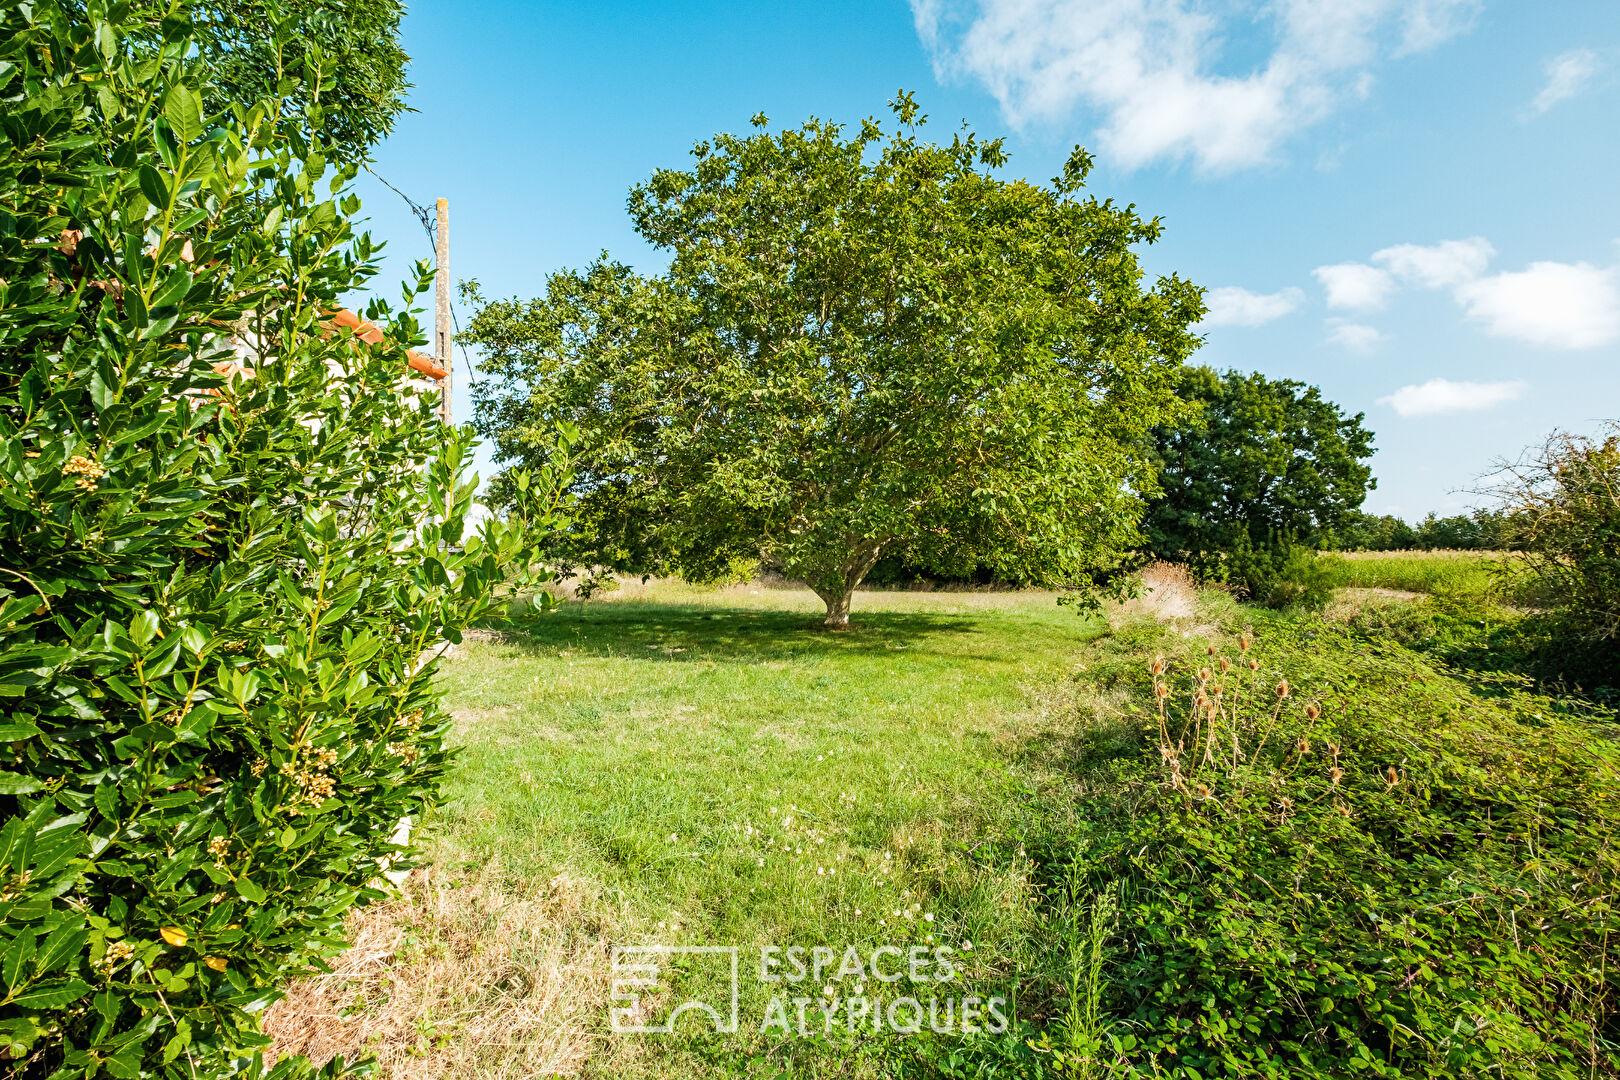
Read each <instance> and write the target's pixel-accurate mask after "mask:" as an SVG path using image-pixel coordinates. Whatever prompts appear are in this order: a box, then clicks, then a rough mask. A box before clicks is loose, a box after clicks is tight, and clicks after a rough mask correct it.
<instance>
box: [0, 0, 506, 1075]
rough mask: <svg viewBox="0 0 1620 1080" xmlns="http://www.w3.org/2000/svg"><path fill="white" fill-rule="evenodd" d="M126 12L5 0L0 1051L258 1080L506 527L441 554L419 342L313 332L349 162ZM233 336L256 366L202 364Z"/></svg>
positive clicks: (451, 529) (408, 788) (345, 209)
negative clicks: (264, 1027) (432, 654)
mask: <svg viewBox="0 0 1620 1080" xmlns="http://www.w3.org/2000/svg"><path fill="white" fill-rule="evenodd" d="M125 11H127V9H124V8H117V9H114V8H105V7H102V6H100V5H98V4H94V3H92V5H91V7H90V10H89V13H88V14H87V13H86V12H85V11H84V10H83V9H81V8H78V7H77V6H73V5H68V4H65V3H59V2H56V0H37V2H35V3H33V4H31V5H24V4H18V3H15V2H10V3H5V4H3V5H0V15H3V18H4V27H3V37H0V88H3V97H4V100H5V102H6V105H5V110H4V112H3V114H0V133H3V134H0V139H3V147H4V151H3V158H0V206H3V209H0V357H4V368H3V370H0V438H3V454H0V696H3V697H4V700H5V711H4V712H5V715H4V723H3V724H0V740H3V741H4V742H5V744H6V746H7V749H6V751H5V759H6V760H5V763H4V771H3V772H0V819H3V822H4V823H3V825H0V1053H3V1054H4V1056H5V1057H6V1058H9V1059H10V1061H11V1067H12V1070H13V1072H12V1075H17V1076H23V1077H32V1076H47V1075H49V1076H52V1077H73V1076H84V1077H90V1076H96V1075H102V1074H106V1075H110V1076H116V1077H134V1076H144V1075H151V1076H158V1075H172V1076H180V1075H186V1076H199V1075H200V1076H207V1075H219V1074H222V1073H224V1072H233V1073H234V1072H237V1071H240V1070H241V1069H242V1068H250V1069H252V1070H253V1071H257V1070H258V1068H259V1066H256V1065H245V1064H244V1062H243V1061H241V1060H240V1058H241V1057H242V1056H243V1055H246V1054H248V1053H251V1052H252V1051H253V1049H254V1048H255V1047H257V1046H259V1045H262V1044H263V1042H264V1039H263V1038H262V1036H260V1035H259V1034H258V1033H257V1029H256V1023H255V1020H254V1014H255V1012H256V1011H257V1010H259V1009H261V1008H262V1007H263V1006H264V1005H265V1004H267V1003H268V1002H269V1001H271V1000H273V999H274V998H275V997H276V996H277V994H278V992H279V987H281V986H282V985H283V984H284V983H285V982H286V981H287V980H288V979H289V978H290V977H291V976H293V975H296V974H299V973H304V972H308V971H310V970H312V969H317V968H319V967H320V966H321V964H322V958H323V957H325V956H328V955H330V954H332V953H333V952H335V951H336V950H337V949H338V948H340V947H341V942H340V940H339V938H338V937H337V934H338V932H339V930H340V929H341V926H342V922H343V916H344V913H345V911H346V910H347V909H348V908H349V907H351V906H352V905H354V904H356V903H364V902H367V901H369V900H372V899H376V898H378V897H380V896H381V895H382V894H381V893H380V892H379V891H378V889H377V888H376V887H375V886H374V884H373V883H374V881H375V879H376V878H377V876H378V872H379V864H380V863H381V862H382V861H383V860H387V859H394V860H400V859H408V852H406V851H404V850H403V849H401V848H400V847H399V846H397V845H395V844H393V843H391V842H390V835H391V834H392V833H393V831H394V827H395V823H396V822H397V821H398V820H399V819H400V818H401V817H403V816H408V815H413V814H416V813H418V812H420V810H421V809H422V807H423V806H424V805H425V804H427V803H429V802H431V800H432V799H433V797H434V792H435V789H436V783H437V779H438V777H439V775H440V774H441V772H442V771H443V770H444V768H445V765H446V761H447V755H446V752H445V750H444V747H443V743H442V736H443V733H444V731H445V729H446V728H445V725H446V721H447V717H446V715H445V713H444V712H443V710H442V709H441V708H440V707H439V705H438V702H437V699H436V697H435V696H434V693H433V691H432V687H431V678H432V668H433V665H432V664H431V663H430V664H427V665H425V666H419V665H418V663H417V657H418V655H419V653H420V652H421V651H422V650H423V649H424V648H425V647H426V646H429V645H431V644H434V643H436V642H437V641H439V640H440V639H441V638H444V637H448V638H450V639H451V640H456V639H457V637H458V628H459V627H461V626H463V625H465V624H466V623H467V622H468V621H469V620H470V619H473V618H476V617H477V616H479V614H480V613H481V612H483V611H484V610H486V608H487V607H488V606H489V605H490V604H491V603H492V602H493V593H494V592H495V590H496V587H497V585H498V584H499V582H500V580H501V577H502V575H503V574H504V573H505V567H506V566H507V564H508V563H509V562H512V561H513V560H517V561H519V562H521V561H522V559H523V552H522V550H521V544H522V543H523V539H522V531H521V530H520V529H518V528H515V527H508V526H506V525H503V524H502V523H500V522H491V523H489V524H487V525H486V526H484V529H483V531H482V532H481V533H480V534H479V535H465V534H464V533H465V530H464V525H463V522H464V519H465V515H466V514H467V512H468V510H469V507H470V505H471V495H472V491H471V488H470V486H469V485H467V484H465V483H462V482H461V481H460V478H459V472H460V469H461V467H462V465H463V463H464V462H465V460H466V455H467V451H468V448H469V442H468V437H467V436H466V435H464V434H463V433H461V432H458V431H450V430H446V429H444V428H443V427H442V426H441V425H440V424H439V423H438V422H437V421H436V420H435V419H434V417H433V415H432V411H431V402H430V401H428V400H427V399H425V398H417V397H414V396H411V395H410V394H406V393H403V392H402V379H401V376H402V374H403V373H404V371H405V367H404V355H403V349H404V346H405V345H407V344H409V343H411V342H412V341H414V340H416V339H417V338H418V334H417V328H416V324H415V322H414V320H413V319H411V318H410V317H409V316H403V317H401V318H399V319H398V320H396V321H392V322H390V321H388V320H387V319H385V317H384V315H385V313H384V310H383V309H382V308H381V306H380V305H377V306H374V307H373V309H372V310H371V312H370V313H371V315H372V316H373V317H374V318H376V319H377V320H379V322H381V323H382V324H384V325H386V326H387V327H388V334H389V338H388V341H387V342H386V343H384V344H383V345H382V346H379V347H377V348H374V349H365V348H362V347H359V346H357V343H356V342H355V341H354V339H353V338H352V336H350V335H349V334H348V333H337V334H334V333H332V332H330V331H329V330H327V329H325V328H323V325H322V321H321V320H322V318H323V316H324V314H325V313H327V312H328V311H329V310H330V308H331V306H332V305H333V304H334V302H335V300H336V298H337V297H338V296H339V295H340V294H342V293H343V292H345V291H346V290H349V289H352V288H354V287H356V286H357V285H359V284H361V283H363V282H364V281H365V279H366V278H367V277H368V276H369V275H370V274H371V273H372V272H373V267H372V256H373V254H374V250H375V249H374V248H373V246H372V245H371V243H370V242H369V240H368V239H367V238H366V237H364V236H361V237H356V236H355V235H354V233H353V231H352V228H351V220H352V217H353V215H354V213H355V212H356V210H357V209H358V201H357V200H356V199H355V198H354V197H353V196H351V195H348V194H346V193H345V192H344V190H343V188H344V184H345V182H346V181H347V180H348V179H349V178H350V177H351V176H352V175H353V170H352V168H347V169H343V170H339V171H337V172H335V173H334V172H333V171H332V170H331V169H329V168H328V167H327V165H326V163H325V160H324V158H323V155H322V154H321V152H320V150H319V148H318V147H315V146H312V145H309V144H307V143H305V142H304V139H303V136H302V135H300V134H299V130H298V128H297V126H295V125H282V124H280V123H279V122H278V119H277V115H276V112H275V107H274V103H269V104H267V105H264V106H258V107H255V108H253V109H251V110H248V109H237V110H234V111H233V112H231V113H229V114H221V115H217V116H206V115H204V114H203V112H202V110H201V106H200V100H201V98H202V93H201V91H200V87H201V81H200V73H199V71H198V70H197V68H196V61H195V60H194V59H193V58H194V56H195V53H194V52H193V51H192V49H191V47H190V44H189V42H188V40H187V38H186V36H185V28H184V26H183V25H182V24H181V23H180V22H179V21H178V19H176V18H170V19H169V20H168V21H166V22H165V23H164V24H163V26H162V31H163V33H164V34H165V36H166V45H165V46H164V48H163V49H162V51H161V56H160V57H157V58H154V59H151V60H150V61H148V62H142V63H139V64H137V63H135V62H134V61H133V60H132V58H131V55H132V54H131V47H130V46H128V44H127V41H128V38H129V35H130V33H131V25H130V24H127V23H122V22H115V21H110V20H114V19H116V18H119V17H121V16H120V15H119V13H120V12H125ZM136 29H140V30H142V31H143V32H145V31H147V30H150V29H151V27H150V26H142V27H137V28H136ZM408 291H409V290H408ZM232 332H235V333H237V334H240V335H242V336H243V337H244V338H246V339H248V340H251V341H252V342H253V343H254V346H255V350H256V355H255V356H253V357H252V358H251V363H252V368H253V369H254V370H253V372H252V374H251V377H244V375H245V373H242V374H235V375H230V376H227V375H225V374H221V373H220V371H218V370H216V367H215V364H217V363H221V362H225V361H233V360H235V359H236V358H235V357H233V356H232V354H231V352H230V350H229V347H228V345H229V338H228V335H230V334H231V333H232ZM289 1068H290V1067H289ZM342 1068H343V1067H342V1066H341V1065H338V1066H335V1067H334V1068H333V1069H331V1070H328V1071H329V1072H337V1071H341V1069H342ZM287 1071H288V1069H278V1070H277V1072H278V1075H279V1074H285V1073H286V1072H287Z"/></svg>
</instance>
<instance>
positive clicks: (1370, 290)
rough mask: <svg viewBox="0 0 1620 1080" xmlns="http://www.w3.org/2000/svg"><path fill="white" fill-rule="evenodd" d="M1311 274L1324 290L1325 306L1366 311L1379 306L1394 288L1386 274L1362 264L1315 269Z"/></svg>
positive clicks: (1341, 264) (1390, 278)
mask: <svg viewBox="0 0 1620 1080" xmlns="http://www.w3.org/2000/svg"><path fill="white" fill-rule="evenodd" d="M1311 274H1312V275H1313V276H1314V277H1315V278H1316V280H1317V281H1320V282H1321V283H1322V288H1324V289H1326V290H1327V303H1328V307H1332V308H1351V309H1354V310H1368V309H1371V308H1377V307H1382V306H1383V305H1384V301H1385V300H1387V299H1389V294H1390V293H1391V292H1392V291H1393V290H1394V288H1395V279H1394V278H1392V277H1390V276H1389V273H1388V272H1387V271H1384V270H1380V269H1378V267H1376V266H1368V265H1367V264H1365V263H1338V264H1336V265H1333V266H1318V267H1317V268H1316V269H1315V270H1312V271H1311Z"/></svg>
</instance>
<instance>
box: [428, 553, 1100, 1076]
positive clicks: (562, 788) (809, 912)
mask: <svg viewBox="0 0 1620 1080" xmlns="http://www.w3.org/2000/svg"><path fill="white" fill-rule="evenodd" d="M819 610H820V605H819V602H818V601H816V600H815V598H814V597H813V596H812V595H811V594H810V593H808V592H806V591H795V590H786V589H769V588H759V587H734V588H729V589H725V590H720V591H704V590H698V589H693V588H689V587H685V586H679V585H671V586H662V587H654V588H652V589H641V588H632V589H627V590H626V591H625V593H623V594H616V595H610V596H609V597H607V598H605V599H598V600H593V601H591V602H589V603H583V604H581V603H570V604H568V605H565V606H564V607H563V608H562V610H560V611H557V612H555V613H552V614H550V615H547V616H544V617H540V618H536V619H533V620H530V621H528V622H526V623H525V626H524V632H523V633H519V634H514V635H513V637H512V640H510V641H507V642H504V643H499V644H484V643H480V644H474V645H471V646H470V647H468V648H467V649H465V650H464V652H463V654H462V656H461V657H460V658H458V659H456V660H455V661H453V662H451V663H449V664H447V665H446V666H445V667H444V669H443V674H442V678H443V681H444V686H445V689H446V691H447V695H448V696H447V704H448V706H449V708H450V709H451V710H452V711H453V712H454V713H455V715H456V716H457V718H458V726H457V729H456V735H455V738H456V741H457V742H459V743H460V744H461V745H462V746H463V747H464V750H463V752H462V755H461V757H460V759H459V763H458V768H457V769H456V771H455V772H454V774H453V775H452V778H451V779H450V782H449V786H448V788H447V791H446V796H447V799H446V802H445V804H444V805H443V807H442V808H441V809H440V810H439V812H438V813H437V815H436V816H435V817H434V819H433V820H431V821H430V822H429V823H428V827H427V829H426V833H425V835H424V837H423V839H424V842H425V843H426V845H427V850H428V854H429V857H430V859H431V861H432V863H433V864H434V865H435V866H437V867H439V868H441V870H443V869H444V868H460V869H461V870H463V871H466V872H472V871H473V870H474V869H475V868H484V867H489V866H495V867H498V868H499V873H500V874H501V875H502V876H503V877H504V878H505V879H506V880H508V881H515V882H523V881H547V880H552V879H556V878H558V877H559V876H562V877H563V878H565V879H566V880H568V881H570V882H572V883H574V885H573V887H574V888H580V887H583V888H585V889H586V890H587V891H588V892H589V893H590V894H591V898H590V899H589V900H587V901H586V902H585V906H587V907H592V906H594V907H596V908H598V909H599V911H600V912H602V914H600V915H599V918H601V919H602V920H603V924H604V925H606V926H611V930H607V931H604V932H605V933H606V934H607V935H608V936H612V937H614V938H615V941H614V943H615V944H622V943H643V942H661V943H665V944H678V945H704V944H724V945H737V946H739V947H741V948H742V950H743V956H744V967H745V969H746V968H749V967H757V957H758V952H757V950H758V947H759V946H762V945H779V946H789V945H795V944H797V945H803V946H806V947H813V946H816V945H826V946H831V947H835V948H836V949H838V951H839V952H840V953H842V951H843V950H844V948H845V947H846V946H849V945H854V946H858V947H859V948H860V949H861V950H862V951H863V952H869V951H870V950H871V949H872V948H873V947H875V946H877V945H882V944H895V945H898V946H907V945H910V944H917V943H922V944H948V945H950V946H951V947H952V948H953V949H955V950H957V952H958V960H959V962H961V963H963V964H964V971H963V972H962V974H961V975H960V976H959V978H960V979H961V983H962V985H963V986H971V988H972V989H971V990H969V991H958V992H959V993H960V992H979V993H984V994H989V993H1003V994H1010V993H1012V992H1013V988H1015V987H1016V986H1018V985H1019V984H1021V983H1022V984H1026V985H1027V984H1029V983H1030V981H1031V977H1032V975H1033V976H1037V977H1038V976H1039V975H1040V974H1041V973H1042V972H1043V971H1045V970H1046V969H1047V968H1049V967H1050V964H1051V962H1052V947H1051V946H1052V943H1051V942H1050V941H1049V940H1048V939H1047V934H1048V933H1049V931H1048V930H1047V929H1046V928H1044V927H1042V925H1041V924H1040V920H1039V919H1038V918H1036V916H1035V907H1036V897H1035V896H1034V894H1033V893H1034V889H1035V886H1036V883H1035V882H1034V881H1032V870H1033V863H1032V862H1031V859H1030V857H1029V854H1028V852H1027V851H1026V846H1028V847H1029V848H1031V849H1032V848H1033V845H1034V844H1035V843H1037V842H1038V841H1039V839H1040V838H1039V836H1038V835H1037V833H1039V832H1040V830H1042V829H1043V828H1046V827H1047V826H1048V825H1049V822H1046V823H1045V824H1043V822H1045V818H1044V816H1043V815H1042V814H1039V813H1036V812H1034V810H1033V804H1034V800H1037V799H1038V798H1039V796H1038V795H1037V794H1036V793H1035V791H1034V788H1035V787H1038V786H1039V784H1038V780H1036V779H1032V777H1031V775H1029V773H1028V770H1027V768H1026V767H1024V766H1022V765H1020V764H1019V761H1018V759H1019V758H1020V756H1021V754H1022V748H1023V747H1025V746H1027V745H1028V744H1029V743H1030V742H1031V741H1036V742H1038V741H1040V740H1042V739H1045V738H1048V737H1049V736H1051V735H1052V734H1053V733H1054V732H1053V729H1054V728H1062V727H1063V725H1064V724H1066V723H1070V722H1072V716H1065V715H1060V714H1062V713H1063V710H1061V709H1056V708H1054V709H1051V710H1049V709H1048V708H1047V707H1046V705H1047V703H1048V701H1049V700H1050V699H1051V696H1052V693H1053V691H1054V690H1057V689H1058V688H1061V687H1062V686H1064V685H1065V684H1067V683H1069V682H1070V679H1071V676H1072V673H1073V667H1074V662H1075V657H1076V655H1077V653H1078V652H1079V650H1080V648H1081V647H1082V646H1083V644H1084V643H1085V642H1086V641H1088V640H1091V639H1094V638H1095V637H1097V636H1099V635H1100V634H1101V633H1103V632H1104V631H1105V625H1104V623H1103V622H1102V620H1100V619H1092V620H1087V619H1085V618H1082V617H1081V616H1079V615H1077V614H1076V613H1075V611H1074V610H1073V609H1070V608H1060V607H1058V605H1057V603H1056V598H1055V596H1053V595H1052V594H1046V593H1001V594H991V593H909V592H867V593H862V594H861V595H860V596H859V598H858V603H857V613H856V617H855V619H854V627H853V629H852V630H850V631H849V632H846V633H837V634H833V633H827V632H824V631H822V630H821V629H819V627H818V623H819V620H820V614H819ZM897 913H898V914H897ZM750 953H752V958H751V959H750ZM828 981H829V980H828V979H827V978H826V977H824V978H823V979H822V980H820V981H819V982H818V983H817V984H816V985H815V986H809V984H808V983H806V984H805V985H803V986H800V987H797V988H794V989H793V990H791V993H798V994H806V993H808V994H809V995H812V996H814V995H816V994H818V993H820V992H821V991H822V989H823V986H822V984H824V983H827V982H828ZM863 981H864V982H865V983H866V985H867V987H868V993H869V994H872V993H874V992H875V991H877V990H878V989H879V988H878V987H877V986H876V984H875V983H873V982H872V981H871V980H870V979H867V980H857V979H854V978H848V979H846V980H844V981H843V983H841V984H840V985H839V986H838V987H837V989H838V991H839V996H847V995H848V994H850V993H851V992H852V991H853V986H854V985H859V983H861V982H863ZM742 993H743V1000H742V1004H741V1008H742V1025H741V1027H742V1031H741V1033H740V1034H739V1035H738V1036H736V1037H733V1038H728V1039H717V1038H713V1037H709V1038H705V1037H703V1036H701V1035H696V1034H692V1035H685V1036H676V1037H674V1038H666V1037H663V1036H657V1037H654V1036H617V1037H609V1036H607V1035H606V1034H604V1032H605V1031H606V1028H607V1017H606V1015H605V1013H606V1002H603V1001H597V1002H593V1003H591V1004H592V1006H593V1008H592V1009H588V1010H586V1013H585V1015H584V1020H585V1022H586V1023H587V1024H592V1023H594V1028H593V1030H594V1032H595V1034H597V1035H599V1036H601V1038H600V1039H599V1040H597V1041H596V1042H594V1044H593V1050H592V1053H591V1059H590V1063H588V1064H587V1072H591V1071H595V1072H599V1073H603V1074H619V1073H632V1074H633V1073H642V1072H644V1073H646V1074H649V1075H660V1074H662V1075H706V1074H730V1073H737V1074H758V1075H770V1076H774V1075H777V1073H778V1071H779V1070H781V1069H782V1068H784V1067H791V1075H858V1074H860V1073H861V1072H863V1071H870V1072H872V1073H873V1074H876V1073H878V1072H879V1071H881V1072H882V1073H883V1074H885V1075H887V1074H890V1073H892V1072H893V1071H894V1070H895V1069H897V1068H900V1067H901V1065H900V1064H899V1063H897V1061H896V1056H897V1055H898V1056H899V1057H901V1058H904V1057H905V1056H906V1055H908V1054H911V1053H913V1052H914V1051H915V1047H914V1046H905V1045H901V1044H903V1043H905V1040H904V1039H899V1040H896V1039H895V1037H892V1036H873V1035H871V1034H870V1033H868V1034H867V1035H866V1036H865V1037H863V1036H861V1035H860V1033H859V1032H857V1034H856V1035H855V1036H849V1035H848V1033H847V1032H845V1033H844V1035H843V1037H838V1038H834V1039H832V1040H826V1039H821V1040H817V1039H814V1038H812V1039H808V1040H806V1039H800V1038H797V1037H795V1038H794V1039H792V1040H784V1039H782V1038H780V1037H775V1038H773V1037H771V1036H770V1035H769V1034H768V1035H765V1036H761V1035H759V1025H760V1021H761V1019H762V1018H763V1013H764V1010H765V1008H766V1006H767V1003H768V996H767V995H766V993H765V990H764V988H763V986H761V985H759V984H758V980H757V979H756V978H752V977H751V976H750V975H749V973H748V971H746V970H745V972H744V978H743V988H742ZM593 1011H595V1013H596V1015H595V1016H594V1017H593V1016H592V1015H591V1013H592V1012H593ZM811 1015H812V1017H814V1016H815V1015H816V1014H815V1013H814V1011H813V1010H812V1014H811ZM840 1023H842V1021H840ZM690 1026H691V1027H693V1028H696V1027H697V1026H698V1025H696V1024H692V1025H690ZM795 1026H797V1020H796V1019H795ZM815 1026H816V1027H817V1028H818V1029H819V1030H821V1031H822V1033H823V1035H824V1034H825V1028H824V1026H823V1025H822V1024H820V1022H819V1021H818V1022H817V1023H816V1024H815ZM836 1033H837V1031H836V1029H835V1034H836ZM774 1034H775V1035H777V1036H779V1035H780V1032H775V1033H774ZM627 1040H634V1041H635V1044H634V1045H633V1046H632V1045H626V1041H627ZM913 1041H914V1040H913ZM857 1061H865V1062H866V1063H867V1064H866V1065H863V1066H857V1065H856V1064H855V1062H857Z"/></svg>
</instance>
